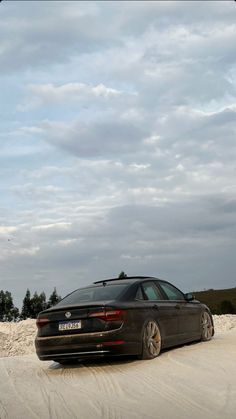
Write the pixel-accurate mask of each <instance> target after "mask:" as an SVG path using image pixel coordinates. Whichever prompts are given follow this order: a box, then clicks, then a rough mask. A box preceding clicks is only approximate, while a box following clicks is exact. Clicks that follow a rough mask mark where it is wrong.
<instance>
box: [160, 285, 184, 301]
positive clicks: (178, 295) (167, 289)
mask: <svg viewBox="0 0 236 419" xmlns="http://www.w3.org/2000/svg"><path fill="white" fill-rule="evenodd" d="M159 285H160V287H161V288H162V290H163V291H164V293H165V294H166V295H167V297H168V299H169V300H185V298H184V296H183V294H182V292H180V291H179V290H177V288H175V287H173V285H171V284H167V283H166V282H159Z"/></svg>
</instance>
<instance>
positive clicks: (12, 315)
mask: <svg viewBox="0 0 236 419" xmlns="http://www.w3.org/2000/svg"><path fill="white" fill-rule="evenodd" d="M18 317H19V310H18V308H17V307H15V306H14V304H13V299H12V295H11V293H10V292H9V291H5V292H4V291H3V290H1V291H0V321H12V320H17V318H18Z"/></svg>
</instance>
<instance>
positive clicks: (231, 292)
mask: <svg viewBox="0 0 236 419" xmlns="http://www.w3.org/2000/svg"><path fill="white" fill-rule="evenodd" d="M193 294H194V296H195V298H196V299H197V300H199V301H201V302H202V303H205V304H206V305H207V306H208V307H209V308H210V309H211V311H212V313H213V314H227V313H230V314H236V287H235V288H229V289H223V290H213V289H210V290H206V291H198V292H193Z"/></svg>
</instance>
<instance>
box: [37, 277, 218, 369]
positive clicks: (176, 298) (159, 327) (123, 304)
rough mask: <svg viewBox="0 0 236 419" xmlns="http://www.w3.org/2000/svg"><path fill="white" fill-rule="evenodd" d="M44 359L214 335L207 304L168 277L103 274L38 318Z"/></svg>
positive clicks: (128, 351) (153, 351)
mask: <svg viewBox="0 0 236 419" xmlns="http://www.w3.org/2000/svg"><path fill="white" fill-rule="evenodd" d="M37 327H38V334H37V337H36V340H35V346H36V352H37V355H38V357H39V359H41V360H42V361H44V360H54V361H57V362H60V363H62V364H63V363H65V362H67V361H68V360H70V361H71V360H75V359H84V358H90V357H100V356H106V355H114V356H118V355H138V356H139V357H141V358H142V359H152V358H155V357H157V356H158V355H159V353H160V351H161V349H163V348H169V347H171V346H176V345H179V344H183V343H187V342H191V341H197V340H203V341H207V340H210V339H211V338H212V336H213V335H214V325H213V319H212V315H211V313H210V310H209V308H208V307H207V306H206V305H204V304H202V303H200V302H199V301H197V300H195V299H194V297H193V296H192V294H190V293H189V294H183V293H182V292H181V291H180V290H179V289H178V288H176V287H175V286H174V285H172V284H170V283H169V282H167V281H163V280H160V279H157V278H152V277H140V276H139V277H127V278H126V279H117V278H116V279H107V280H103V281H98V282H95V283H94V284H92V285H90V286H88V287H85V288H80V289H78V290H76V291H74V292H72V293H71V294H69V295H67V296H66V297H65V298H64V299H63V300H61V301H60V302H59V303H58V304H57V305H56V306H54V307H52V308H50V309H48V310H45V311H43V312H41V313H40V314H39V316H38V319H37Z"/></svg>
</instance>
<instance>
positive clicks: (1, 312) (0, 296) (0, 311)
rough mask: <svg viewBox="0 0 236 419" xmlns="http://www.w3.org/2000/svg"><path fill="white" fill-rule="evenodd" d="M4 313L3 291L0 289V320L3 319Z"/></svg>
mask: <svg viewBox="0 0 236 419" xmlns="http://www.w3.org/2000/svg"><path fill="white" fill-rule="evenodd" d="M4 315H5V292H4V291H3V290H1V291H0V321H3V320H4Z"/></svg>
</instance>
